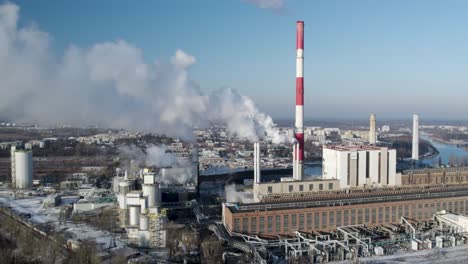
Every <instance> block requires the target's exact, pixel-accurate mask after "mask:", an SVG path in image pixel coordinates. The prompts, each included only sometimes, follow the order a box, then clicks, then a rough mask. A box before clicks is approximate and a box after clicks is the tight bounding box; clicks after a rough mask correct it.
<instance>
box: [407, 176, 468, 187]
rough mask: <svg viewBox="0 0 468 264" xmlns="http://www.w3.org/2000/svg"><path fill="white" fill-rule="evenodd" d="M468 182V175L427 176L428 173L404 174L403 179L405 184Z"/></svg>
mask: <svg viewBox="0 0 468 264" xmlns="http://www.w3.org/2000/svg"><path fill="white" fill-rule="evenodd" d="M462 181H465V182H468V175H467V176H445V177H444V176H443V175H438V176H427V175H421V176H420V175H418V176H412V175H404V176H403V177H402V179H401V182H402V184H403V185H408V184H431V183H434V184H436V183H456V182H462Z"/></svg>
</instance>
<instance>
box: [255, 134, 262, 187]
mask: <svg viewBox="0 0 468 264" xmlns="http://www.w3.org/2000/svg"><path fill="white" fill-rule="evenodd" d="M260 182H261V171H260V143H259V142H255V143H254V183H260Z"/></svg>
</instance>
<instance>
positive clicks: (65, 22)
mask: <svg viewBox="0 0 468 264" xmlns="http://www.w3.org/2000/svg"><path fill="white" fill-rule="evenodd" d="M12 2H13V3H15V4H17V5H18V6H19V7H20V16H21V18H20V20H19V25H20V26H24V25H30V24H34V25H35V27H37V28H39V29H40V30H41V31H44V32H47V33H48V34H49V35H50V37H51V38H52V40H53V43H52V44H53V45H52V47H53V52H54V53H55V54H56V56H58V57H60V56H63V53H64V52H65V51H66V50H67V49H68V48H69V47H70V46H78V47H80V48H88V47H90V46H92V45H94V44H95V43H101V42H106V41H115V40H125V41H126V42H128V43H130V44H132V45H134V46H136V47H138V48H140V49H141V51H142V53H143V54H142V56H143V58H144V60H145V61H146V62H147V63H153V62H164V61H165V62H167V61H170V60H171V57H172V55H173V54H174V52H175V51H176V50H178V49H181V50H183V51H184V52H186V53H188V54H190V55H191V56H193V57H194V58H195V59H196V63H194V65H193V66H192V67H191V69H190V71H189V73H190V79H191V80H193V81H194V82H195V83H196V84H197V85H198V86H199V89H200V90H202V91H204V92H211V91H214V90H217V89H219V88H220V87H230V88H233V89H235V90H237V91H239V93H240V94H241V95H245V96H249V97H251V98H252V99H253V100H254V101H255V102H256V104H257V105H258V107H259V108H260V110H262V111H265V112H267V113H268V114H270V115H272V117H273V118H274V119H275V120H276V119H285V118H291V117H293V115H294V89H295V22H296V20H304V21H305V72H304V77H305V85H304V86H305V119H306V120H308V119H316V118H320V119H322V118H344V119H353V118H356V119H361V118H362V119H367V118H368V115H369V113H371V112H375V113H376V114H377V119H379V118H380V119H381V118H397V119H404V118H410V117H411V115H412V113H414V112H416V113H419V114H420V115H421V118H422V120H424V118H431V119H434V118H435V119H466V114H467V113H468V104H466V98H468V89H466V88H467V87H466V86H467V84H468V75H467V74H466V73H467V72H468V65H467V64H466V61H467V58H468V32H467V31H466V27H465V25H466V24H467V23H468V17H467V16H466V12H465V10H467V8H468V2H466V1H457V0H452V1H444V2H442V1H422V0H416V1H403V0H396V1H361V0H359V1H357V0H356V1H339V0H336V1H335V0H331V1H330V0H327V1H324V0H323V1H287V0H275V1H268V0H250V1H249V0H230V1H217V0H206V1H138V2H137V3H135V2H132V1H120V0H116V1H90V0H84V1H50V2H47V3H44V2H40V1H25V0H17V1H12ZM102 10H106V12H102Z"/></svg>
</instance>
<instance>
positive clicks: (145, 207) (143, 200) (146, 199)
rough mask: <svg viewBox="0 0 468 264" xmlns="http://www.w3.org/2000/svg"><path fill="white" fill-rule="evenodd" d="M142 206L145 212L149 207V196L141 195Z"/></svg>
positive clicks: (142, 210)
mask: <svg viewBox="0 0 468 264" xmlns="http://www.w3.org/2000/svg"><path fill="white" fill-rule="evenodd" d="M140 206H141V212H142V213H143V212H144V211H145V210H146V209H147V208H148V197H144V196H143V197H140Z"/></svg>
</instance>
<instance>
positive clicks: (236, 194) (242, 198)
mask: <svg viewBox="0 0 468 264" xmlns="http://www.w3.org/2000/svg"><path fill="white" fill-rule="evenodd" d="M224 192H225V195H226V202H228V203H253V202H254V199H253V193H251V192H240V191H237V190H236V185H235V184H231V185H226V186H225V187H224Z"/></svg>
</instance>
